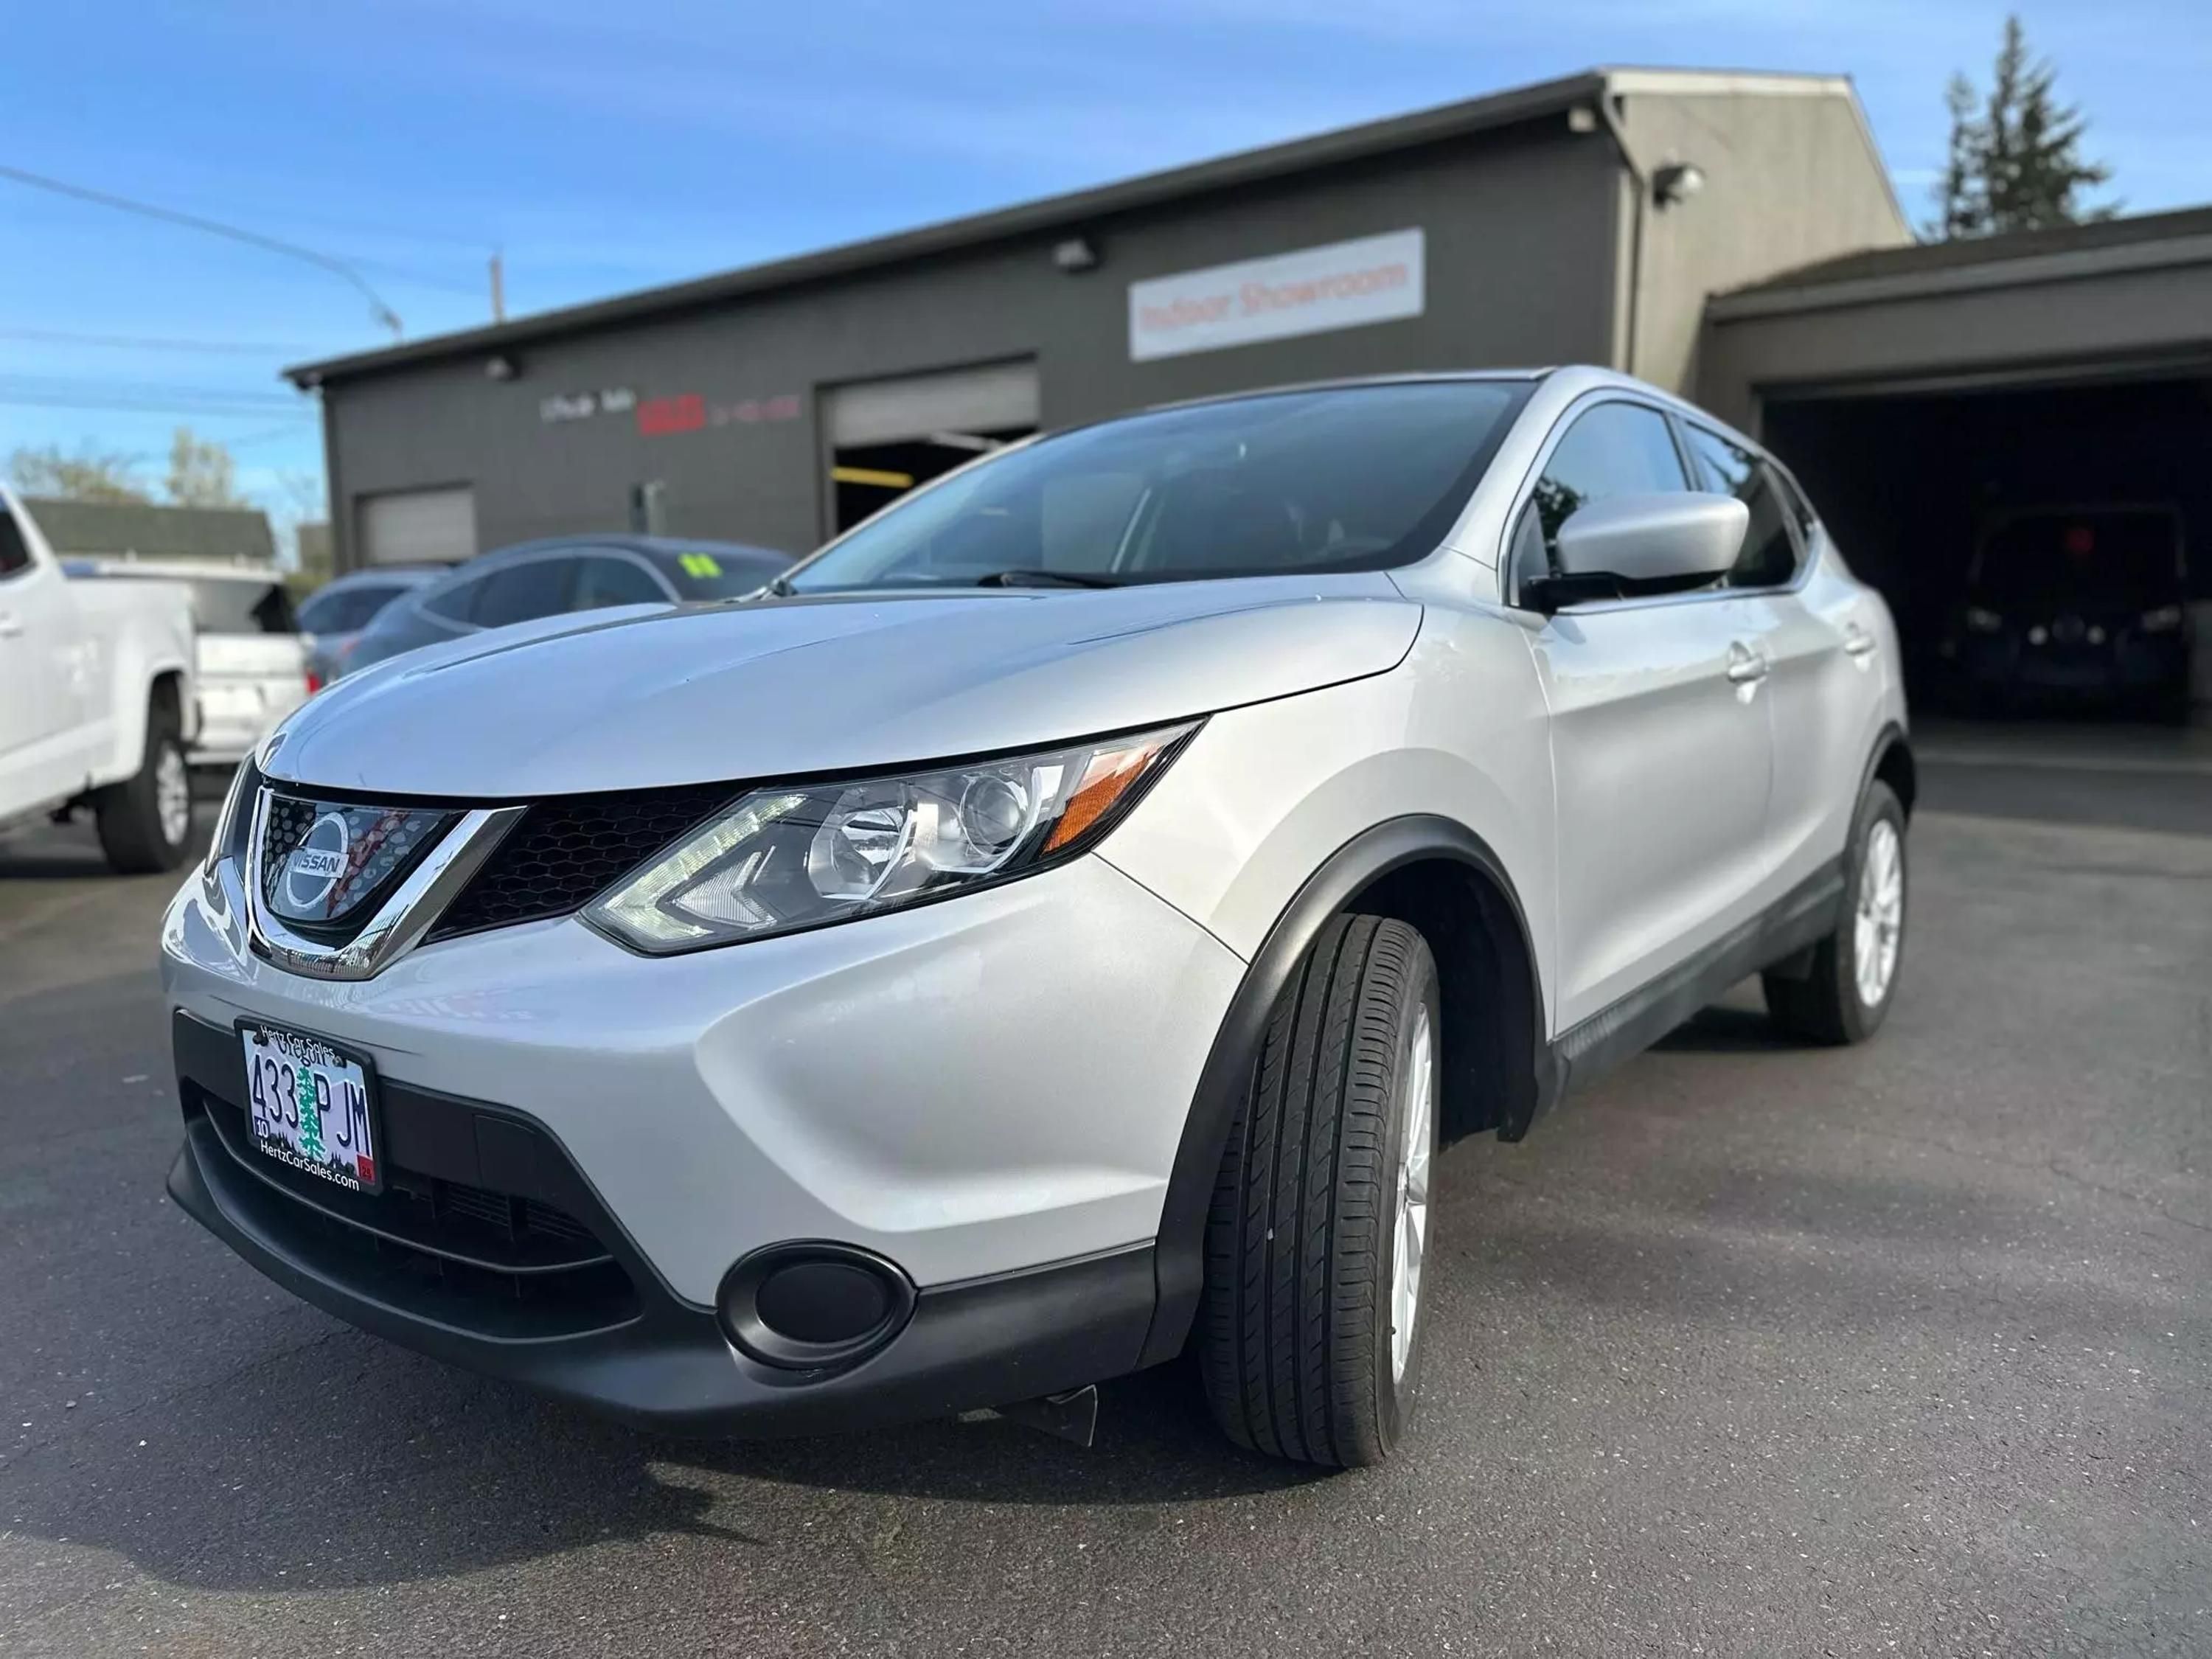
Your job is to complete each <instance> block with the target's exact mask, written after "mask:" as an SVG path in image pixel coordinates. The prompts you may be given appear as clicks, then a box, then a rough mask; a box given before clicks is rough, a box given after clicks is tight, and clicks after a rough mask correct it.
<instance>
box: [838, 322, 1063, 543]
mask: <svg viewBox="0 0 2212 1659" xmlns="http://www.w3.org/2000/svg"><path fill="white" fill-rule="evenodd" d="M1037 410H1038V393H1037V370H1036V363H1035V362H1011V363H985V364H981V365H979V366H978V367H976V368H957V369H949V370H946V371H945V372H943V373H941V374H908V375H902V376H901V377H900V378H898V379H896V380H866V381H859V382H855V383H854V384H853V385H850V386H836V387H833V388H831V389H830V390H829V392H826V393H825V394H824V395H823V422H824V425H825V426H826V428H827V430H828V434H829V451H830V479H831V482H832V483H834V485H835V486H836V488H835V490H834V492H833V495H834V500H835V503H836V513H835V522H834V523H833V524H832V526H831V528H832V529H833V530H848V529H850V528H851V527H852V526H854V525H856V524H858V523H859V522H860V520H863V519H865V518H866V517H867V516H868V515H869V514H870V513H873V512H875V511H876V510H877V509H878V508H879V507H884V506H886V505H888V504H889V503H890V502H891V501H896V500H897V499H898V497H899V496H901V495H904V494H905V493H906V492H907V491H908V490H909V489H913V488H914V487H915V485H916V484H919V483H927V482H928V481H929V480H930V479H932V478H934V477H938V476H939V474H940V473H945V472H949V471H951V470H952V469H953V468H954V467H956V466H957V465H960V464H961V463H962V462H963V461H969V460H973V459H975V457H976V456H977V455H979V454H984V453H988V452H989V451H991V450H993V449H995V448H997V447H999V446H1000V445H1001V444H1003V443H1006V442H1007V441H1010V440H1012V439H1015V438H1024V437H1027V436H1028V435H1030V433H1032V432H1035V431H1036V428H1037Z"/></svg>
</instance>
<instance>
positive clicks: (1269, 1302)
mask: <svg viewBox="0 0 2212 1659" xmlns="http://www.w3.org/2000/svg"><path fill="white" fill-rule="evenodd" d="M1442 1036H1443V1018H1442V1015H1441V1012H1440V1009H1439V1006H1438V999H1437V970H1436V964H1435V963H1434V961H1433V960H1432V959H1431V957H1430V954H1429V947H1428V945H1427V944H1426V943H1425V941H1424V940H1423V939H1422V938H1421V936H1420V934H1419V933H1417V932H1415V931H1414V930H1413V928H1411V927H1407V925H1406V924H1405V923H1404V922H1402V921H1385V920H1383V919H1382V918H1380V917H1376V916H1339V917H1336V918H1334V919H1333V920H1332V921H1330V922H1329V923H1328V926H1327V927H1324V928H1323V929H1322V934H1321V937H1320V938H1319V939H1317V940H1316V941H1315V943H1314V946H1313V948H1312V949H1311V950H1310V951H1308V952H1307V954H1306V957H1305V959H1304V962H1303V963H1300V965H1299V968H1298V971H1297V975H1296V977H1295V978H1294V979H1293V980H1292V981H1291V984H1290V985H1289V986H1288V987H1285V990H1284V992H1283V994H1282V996H1281V998H1280V999H1279V1000H1278V1001H1277V1003H1276V1005H1275V1007H1274V1011H1273V1014H1272V1015H1271V1016H1270V1017H1269V1019H1268V1023H1267V1033H1266V1036H1265V1037H1264V1038H1263V1040H1262V1042H1261V1054H1260V1059H1259V1062H1258V1064H1257V1065H1256V1066H1255V1067H1254V1068H1253V1074H1252V1085H1251V1090H1250V1092H1249V1095H1248V1096H1247V1097H1246V1099H1245V1103H1244V1105H1243V1109H1242V1110H1241V1111H1240V1112H1239V1113H1238V1114H1237V1121H1236V1123H1235V1125H1234V1126H1233V1127H1231V1130H1230V1135H1229V1147H1228V1152H1227V1154H1226V1156H1225V1158H1223V1160H1222V1165H1221V1173H1220V1176H1219V1178H1218V1181H1217V1182H1216V1183H1215V1186H1214V1191H1213V1207H1212V1214H1211V1215H1210V1216H1209V1218H1207V1222H1206V1287H1205V1294H1204V1299H1203V1301H1202V1304H1201V1307H1200V1324H1199V1340H1198V1350H1199V1352H1198V1358H1199V1370H1200V1375H1201V1376H1203V1378H1204V1379H1205V1384H1206V1399H1207V1402H1208V1404H1209V1405H1210V1406H1211V1407H1212V1412H1213V1416H1214V1420H1215V1421H1216V1422H1218V1423H1219V1424H1220V1425H1221V1427H1222V1429H1223V1430H1224V1431H1225V1432H1226V1433H1227V1434H1228V1436H1229V1437H1230V1438H1231V1439H1232V1440H1234V1441H1235V1442H1236V1443H1237V1444H1238V1445H1240V1446H1243V1447H1246V1448H1248V1449H1251V1450H1255V1451H1260V1452H1264V1453H1267V1454H1268V1455H1271V1456H1275V1457H1281V1458H1286V1459H1291V1460H1294V1461H1297V1462H1309V1463H1319V1464H1323V1465H1327V1466H1329V1467H1333V1468H1357V1467H1360V1466H1364V1465H1367V1464H1372V1463H1379V1462H1382V1461H1383V1459H1384V1458H1385V1457H1387V1456H1389V1454H1390V1451H1391V1449H1392V1448H1393V1447H1395V1445H1396V1444H1397V1443H1398V1440H1399V1437H1400V1436H1401V1434H1402V1433H1403V1432H1404V1430H1405V1426H1406V1423H1407V1418H1408V1417H1409V1415H1410V1413H1411V1411H1412V1407H1413V1395H1414V1389H1415V1385H1416V1383H1417V1380H1418V1378H1419V1368H1420V1357H1421V1342H1420V1337H1421V1318H1420V1310H1421V1298H1420V1293H1421V1291H1422V1289H1423V1287H1424V1284H1425V1279H1426V1278H1427V1277H1428V1276H1427V1275H1425V1274H1423V1273H1421V1272H1420V1271H1419V1268H1420V1265H1421V1261H1422V1258H1423V1256H1424V1255H1429V1256H1431V1257H1432V1256H1433V1254H1434V1253H1433V1251H1428V1250H1425V1249H1424V1248H1423V1246H1424V1244H1425V1241H1426V1239H1427V1237H1428V1231H1429V1225H1430V1218H1431V1215H1432V1213H1433V1212H1432V1211H1431V1209H1430V1207H1429V1205H1428V1202H1427V1199H1428V1192H1429V1181H1428V1176H1429V1171H1430V1170H1431V1168H1433V1165H1434V1158H1435V1152H1436V1144H1437V1094H1438V1087H1439V1080H1440V1079H1441V1077H1442V1075H1443V1069H1442V1066H1441V1065H1440V1064H1439V1060H1440V1054H1441V1048H1440V1045H1441V1041H1442ZM1409 1145H1410V1146H1413V1149H1414V1154H1415V1155H1414V1157H1413V1158H1412V1159H1408V1158H1407V1156H1406V1152H1407V1147H1408V1146H1409ZM1401 1178H1402V1179H1403V1181H1404V1182H1406V1186H1407V1198H1408V1199H1410V1200H1417V1201H1414V1202H1401ZM1409 1229H1410V1231H1409ZM1409 1244H1410V1248H1408V1246H1409ZM1401 1255H1404V1256H1405V1257H1406V1258H1407V1268H1408V1273H1407V1280H1406V1281H1405V1282H1404V1284H1403V1285H1401V1281H1400V1280H1399V1279H1397V1277H1396V1273H1397V1268H1398V1266H1399V1262H1400V1260H1401ZM1400 1291H1403V1292H1404V1299H1405V1302H1406V1303H1407V1305H1408V1306H1409V1308H1410V1312H1409V1313H1408V1314H1407V1315H1406V1316H1404V1317H1403V1318H1402V1324H1403V1327H1404V1328H1403V1330H1402V1332H1401V1330H1400V1328H1399V1326H1400V1323H1401V1320H1400V1319H1399V1318H1397V1317H1394V1307H1393V1304H1394V1293H1397V1292H1400Z"/></svg>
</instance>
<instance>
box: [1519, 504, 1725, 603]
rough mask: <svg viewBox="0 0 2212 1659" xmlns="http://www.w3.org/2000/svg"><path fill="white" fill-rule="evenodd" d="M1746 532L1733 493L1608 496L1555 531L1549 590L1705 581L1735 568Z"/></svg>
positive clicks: (1580, 591)
mask: <svg viewBox="0 0 2212 1659" xmlns="http://www.w3.org/2000/svg"><path fill="white" fill-rule="evenodd" d="M1750 528H1751V513H1750V510H1749V509H1748V508H1747V507H1745V506H1744V504H1743V503H1742V502H1741V501H1738V500H1736V498H1735V496H1733V495H1686V494H1681V493H1675V494H1670V495H1612V496H1608V497H1607V498H1606V499H1605V500H1603V501H1592V502H1590V503H1589V505H1588V506H1587V507H1580V508H1577V510H1576V511H1575V513H1573V514H1572V515H1571V516H1570V517H1569V519H1568V520H1567V521H1566V522H1565V524H1563V525H1561V526H1559V580H1557V583H1556V585H1557V586H1559V587H1560V588H1562V589H1563V590H1566V591H1567V592H1573V593H1574V595H1575V597H1577V598H1582V597H1588V596H1590V595H1593V594H1596V593H1602V592H1619V591H1620V589H1622V588H1623V587H1631V586H1647V585H1663V584H1666V583H1669V582H1673V583H1680V584H1685V585H1686V584H1689V583H1692V582H1695V581H1699V580H1705V581H1710V580H1712V579H1713V578H1714V577H1716V576H1719V575H1722V574H1725V573H1726V572H1727V570H1728V569H1729V567H1730V566H1732V565H1734V564H1735V561H1736V556H1737V555H1738V554H1739V553H1741V552H1742V551H1743V538H1744V535H1745V532H1747V531H1748V530H1749V529H1750ZM1548 585H1550V584H1547V586H1548ZM1559 597H1560V598H1562V599H1564V598H1565V592H1563V593H1562V594H1561V595H1560V596H1559Z"/></svg>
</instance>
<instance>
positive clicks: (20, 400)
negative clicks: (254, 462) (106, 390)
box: [0, 387, 269, 416]
mask: <svg viewBox="0 0 2212 1659" xmlns="http://www.w3.org/2000/svg"><path fill="white" fill-rule="evenodd" d="M0 404H8V405H9V406H11V407H14V408H18V409H98V410H114V411H116V412H118V413H121V414H138V415H207V416H226V415H236V416H254V415H259V416H266V415H267V414H268V413H269V405H268V404H247V403H216V402H212V401H210V402H204V403H202V402H196V401H192V400H190V399H182V400H177V401H173V402H163V401H162V400H161V399H159V398H98V397H82V396H76V395H73V394H70V393H66V392H65V393H62V394H59V395H58V396H52V397H47V396H39V395H27V394H23V393H19V392H9V391H8V390H7V389H6V388H5V387H0Z"/></svg>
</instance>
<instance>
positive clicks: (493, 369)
mask: <svg viewBox="0 0 2212 1659" xmlns="http://www.w3.org/2000/svg"><path fill="white" fill-rule="evenodd" d="M521 372H522V371H521V370H520V369H519V368H516V367H515V366H514V359H513V358H512V357H507V356H497V355H495V356H489V357H487V358H485V359H484V379H486V380H513V378H514V377H515V376H516V375H517V374H520V373H521Z"/></svg>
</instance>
